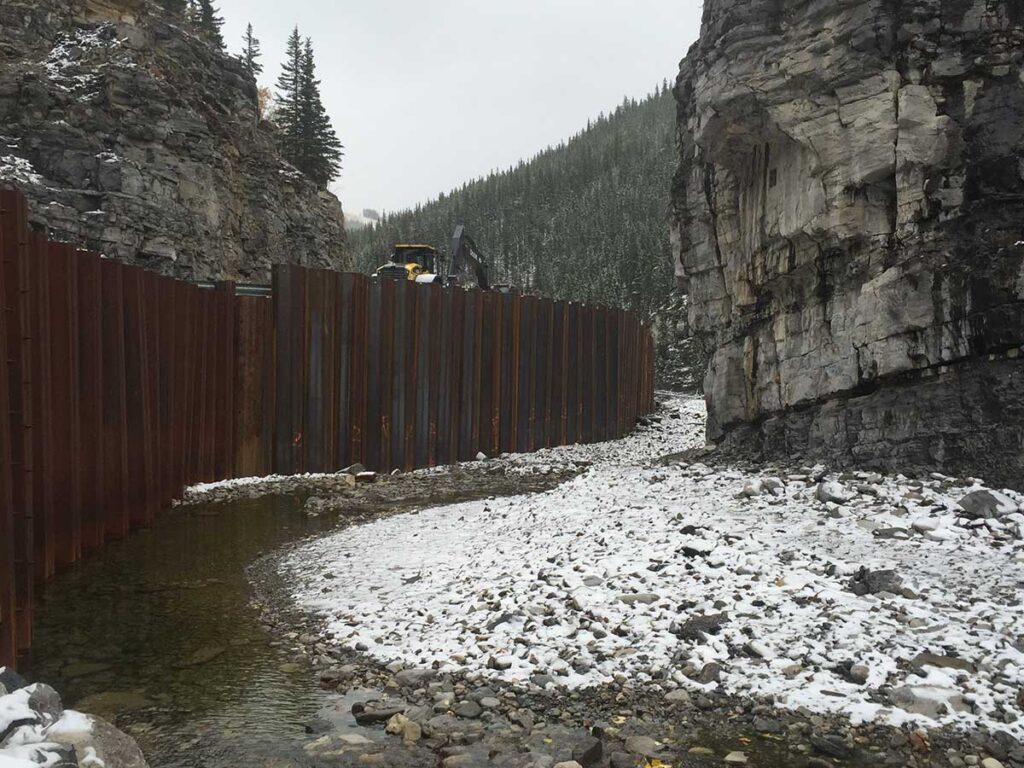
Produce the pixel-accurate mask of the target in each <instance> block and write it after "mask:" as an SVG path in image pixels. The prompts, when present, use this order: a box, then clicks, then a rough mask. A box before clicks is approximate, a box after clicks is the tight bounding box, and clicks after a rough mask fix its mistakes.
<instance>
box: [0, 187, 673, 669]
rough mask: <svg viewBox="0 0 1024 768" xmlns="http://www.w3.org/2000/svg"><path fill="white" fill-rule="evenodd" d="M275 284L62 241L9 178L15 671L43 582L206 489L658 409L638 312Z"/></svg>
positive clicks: (414, 290)
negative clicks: (258, 285)
mask: <svg viewBox="0 0 1024 768" xmlns="http://www.w3.org/2000/svg"><path fill="white" fill-rule="evenodd" d="M271 293H272V298H271V296H270V295H238V293H237V291H236V288H235V286H234V285H232V284H230V283H218V284H216V285H215V286H213V287H212V289H211V288H209V287H205V288H204V287H200V286H197V285H192V284H189V283H183V282H179V281H175V280H172V279H170V278H165V277H162V276H159V275H157V274H155V273H152V272H147V271H145V270H143V269H140V268H138V267H133V266H127V265H124V264H121V263H120V262H118V261H114V260H111V259H106V258H103V257H101V256H99V255H97V254H93V253H88V252H85V251H81V250H77V249H76V248H74V247H73V246H71V245H67V244H64V243H52V242H49V241H48V240H47V238H46V237H45V236H44V235H43V234H41V233H38V232H32V231H30V228H29V226H28V216H27V208H26V203H25V200H24V198H23V197H22V196H21V195H20V194H18V193H17V192H13V191H0V666H13V665H14V664H15V662H16V660H17V655H18V653H19V652H21V651H24V650H26V649H28V648H29V647H30V646H31V641H32V635H31V629H32V606H33V603H34V591H35V590H36V588H37V585H38V584H40V583H42V582H44V581H45V580H47V579H49V578H51V577H52V576H53V575H54V574H55V573H57V572H58V571H59V570H60V569H62V568H66V567H68V566H70V565H72V564H73V563H75V562H77V561H79V560H81V559H82V558H83V557H85V556H87V555H88V554H90V553H91V552H93V551H94V550H96V549H97V548H99V547H100V546H102V545H103V544H104V543H106V542H109V541H115V540H118V539H122V538H124V537H125V536H127V535H129V534H130V533H131V532H132V531H134V530H137V529H141V528H146V527H148V526H150V525H151V524H152V523H153V521H154V519H155V518H156V516H157V515H158V513H160V511H161V510H163V509H166V508H167V507H169V506H170V504H171V502H172V501H174V500H175V499H176V498H179V497H180V495H181V493H182V492H183V490H184V489H185V488H186V487H188V486H189V485H193V484H195V483H199V482H211V481H217V480H226V479H230V478H234V477H253V476H264V475H269V474H271V473H278V474H297V473H302V472H317V471H328V472H329V471H336V470H338V469H341V468H343V467H346V466H349V465H351V464H354V463H357V462H359V463H362V464H364V465H365V466H367V467H368V468H370V469H373V470H377V471H381V472H387V471H390V470H393V469H404V470H411V469H414V468H419V467H429V466H435V465H441V464H451V463H455V462H458V461H463V460H469V459H474V458H475V457H476V456H477V454H478V453H479V452H481V451H482V452H484V453H486V454H488V455H492V456H493V455H496V454H498V453H501V452H513V451H531V450H536V449H538V448H543V447H547V446H555V445H565V444H570V443H575V442H589V441H594V440H601V439H608V438H613V437H618V436H621V435H624V434H626V433H627V432H629V431H630V430H631V429H632V428H633V427H634V426H635V424H636V421H637V418H638V417H640V416H642V415H644V414H646V413H648V412H650V411H651V410H653V408H654V384H653V371H654V344H653V339H652V337H651V333H650V330H649V329H648V328H646V327H644V326H643V325H642V324H641V323H640V322H639V320H638V318H637V317H636V316H635V315H633V314H631V313H628V312H621V311H616V310H608V309H603V308H595V307H586V306H581V305H578V304H571V303H566V302H556V301H551V300H548V299H537V298H534V297H530V296H518V295H512V294H500V293H484V292H481V291H464V290H461V289H456V290H448V289H443V288H441V287H440V286H434V285H416V284H413V283H407V282H393V281H375V280H371V279H370V278H368V277H367V276H365V275H357V274H340V273H335V272H327V271H323V270H315V269H304V268H300V267H291V266H287V267H278V268H276V269H275V271H274V285H273V289H272V292H271Z"/></svg>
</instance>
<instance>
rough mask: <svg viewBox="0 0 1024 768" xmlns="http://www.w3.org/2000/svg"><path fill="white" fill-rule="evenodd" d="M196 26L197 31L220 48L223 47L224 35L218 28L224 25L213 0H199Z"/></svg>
mask: <svg viewBox="0 0 1024 768" xmlns="http://www.w3.org/2000/svg"><path fill="white" fill-rule="evenodd" d="M196 26H198V28H199V33H200V34H201V35H203V37H205V38H206V39H207V40H209V41H210V42H211V43H213V44H214V45H216V46H217V47H218V48H220V49H221V50H223V49H224V36H223V35H221V33H220V28H221V27H222V26H224V19H222V18H221V17H220V14H219V13H218V11H217V8H216V7H215V6H214V5H213V0H199V8H198V16H197V18H196Z"/></svg>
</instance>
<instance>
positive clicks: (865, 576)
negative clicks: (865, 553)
mask: <svg viewBox="0 0 1024 768" xmlns="http://www.w3.org/2000/svg"><path fill="white" fill-rule="evenodd" d="M902 583H903V579H902V578H901V577H900V575H899V574H897V573H896V571H893V570H880V571H871V570H868V569H867V568H861V569H860V571H858V572H857V574H856V575H855V576H854V577H853V579H851V581H850V591H851V592H853V593H854V594H855V595H876V594H878V593H879V592H892V593H894V594H895V593H896V592H898V590H899V588H900V585H901V584H902Z"/></svg>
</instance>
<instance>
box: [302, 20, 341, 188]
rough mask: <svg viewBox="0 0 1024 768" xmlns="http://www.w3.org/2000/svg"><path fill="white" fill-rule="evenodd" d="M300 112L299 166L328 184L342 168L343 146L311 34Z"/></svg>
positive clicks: (315, 180) (306, 52)
mask: <svg viewBox="0 0 1024 768" xmlns="http://www.w3.org/2000/svg"><path fill="white" fill-rule="evenodd" d="M299 115H300V118H299V120H300V125H301V127H300V136H301V146H302V150H301V153H300V154H301V163H302V164H301V165H300V166H299V168H300V170H302V171H303V172H304V173H305V174H306V175H307V176H309V177H310V178H311V179H312V180H313V181H314V182H316V184H317V185H319V186H321V187H326V186H327V185H328V184H330V183H331V182H332V181H333V180H334V179H336V178H338V174H339V173H340V171H341V155H342V145H341V142H340V141H339V140H338V135H337V134H336V133H335V131H334V127H333V126H332V125H331V118H330V117H329V116H328V114H327V110H326V109H325V108H324V104H323V100H322V98H321V96H320V81H319V80H317V79H316V63H315V60H314V56H313V41H312V40H310V39H309V38H308V37H307V38H306V45H305V49H304V50H303V56H302V77H301V85H300V87H299Z"/></svg>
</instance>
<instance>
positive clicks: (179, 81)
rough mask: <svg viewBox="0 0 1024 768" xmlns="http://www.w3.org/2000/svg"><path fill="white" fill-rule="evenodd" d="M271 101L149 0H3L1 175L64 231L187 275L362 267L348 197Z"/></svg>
mask: <svg viewBox="0 0 1024 768" xmlns="http://www.w3.org/2000/svg"><path fill="white" fill-rule="evenodd" d="M232 42H234V41H232ZM256 114H257V110H256V84H255V83H254V81H253V79H252V78H251V77H250V76H249V74H248V73H247V72H246V70H245V68H244V67H243V66H242V64H241V62H240V61H239V60H238V59H237V58H235V57H232V56H229V55H225V54H222V53H220V52H219V51H216V50H215V49H214V48H213V47H211V46H210V45H209V44H207V43H206V42H204V41H203V40H200V39H199V38H197V37H196V36H195V35H194V34H192V32H191V31H189V30H187V29H185V28H183V26H182V25H181V24H180V23H178V22H177V21H176V20H175V19H173V18H171V17H169V16H168V15H167V14H166V13H164V12H163V11H162V10H161V9H160V8H159V7H158V6H157V5H156V4H155V3H153V2H151V1H150V0H3V1H2V2H0V184H2V183H7V184H13V185H16V186H18V187H19V188H20V189H21V190H22V191H24V192H25V193H26V194H27V195H28V196H29V198H30V201H31V216H32V219H33V223H34V224H36V225H37V226H40V227H44V228H46V229H48V230H49V232H50V234H51V237H53V238H55V239H62V240H67V241H69V242H73V243H75V244H76V245H80V246H83V247H87V248H89V249H91V250H95V251H98V252H100V253H103V254H105V255H107V256H111V257H115V258H118V259H121V260H123V261H126V262H130V263H133V264H139V265H142V266H145V267H148V268H150V269H155V270H159V271H160V272H162V273H164V274H167V275H170V276H173V277H177V278H183V279H230V280H240V281H256V282H262V281H265V280H268V279H269V271H270V265H271V264H272V263H276V262H289V263H299V264H303V265H308V266H319V267H333V268H341V267H345V266H347V265H348V253H347V247H346V240H345V231H344V216H343V214H342V208H341V204H340V203H339V202H338V200H337V198H336V197H334V195H331V194H330V193H328V192H323V191H320V190H318V189H317V188H316V186H315V185H313V184H312V183H311V182H309V181H308V180H307V179H306V178H304V177H303V176H302V175H301V174H300V173H299V172H297V171H296V170H295V169H294V168H292V167H291V166H290V165H288V164H287V163H285V162H284V161H283V160H282V159H281V157H280V155H279V154H278V152H277V150H276V148H275V142H274V138H273V132H272V129H271V127H270V126H269V125H268V124H267V123H265V122H264V123H262V124H261V123H260V122H259V121H258V120H257V116H256Z"/></svg>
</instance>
